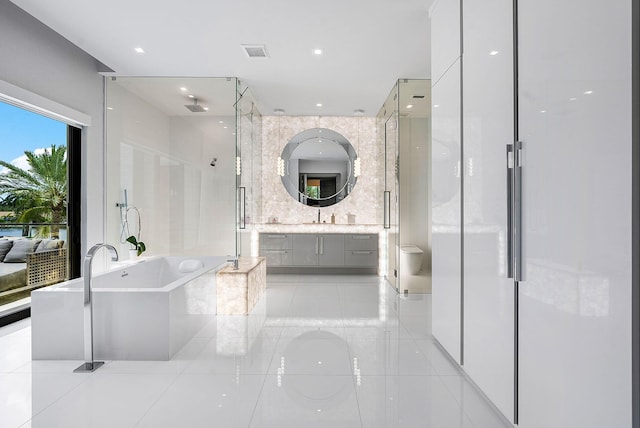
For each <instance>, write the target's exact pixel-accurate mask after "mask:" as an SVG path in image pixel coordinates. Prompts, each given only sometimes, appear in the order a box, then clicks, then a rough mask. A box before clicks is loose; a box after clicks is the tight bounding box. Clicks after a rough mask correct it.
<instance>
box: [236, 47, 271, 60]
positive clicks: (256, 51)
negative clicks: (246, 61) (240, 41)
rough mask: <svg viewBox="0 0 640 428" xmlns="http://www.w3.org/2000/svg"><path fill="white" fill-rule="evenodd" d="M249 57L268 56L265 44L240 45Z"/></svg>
mask: <svg viewBox="0 0 640 428" xmlns="http://www.w3.org/2000/svg"><path fill="white" fill-rule="evenodd" d="M240 46H242V49H244V53H246V54H247V56H248V57H249V58H269V53H268V52H267V47H266V46H265V45H240Z"/></svg>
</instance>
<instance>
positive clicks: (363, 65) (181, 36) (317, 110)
mask: <svg viewBox="0 0 640 428" xmlns="http://www.w3.org/2000/svg"><path fill="white" fill-rule="evenodd" d="M12 1H13V3H15V4H16V5H17V6H19V7H21V8H22V9H24V10H25V11H26V12H28V13H29V14H31V15H33V16H34V17H35V18H37V19H39V20H40V21H42V22H43V23H44V24H46V25H47V26H49V27H51V28H52V29H53V30H55V31H56V32H58V33H60V34H61V35H62V36H64V37H65V38H67V39H68V40H70V41H71V42H72V43H74V44H76V45H77V46H79V47H80V48H81V49H83V50H84V51H86V52H87V53H89V54H90V55H92V56H93V57H94V58H96V59H97V60H99V61H100V62H102V63H103V64H104V65H106V66H107V67H109V68H110V69H112V70H113V72H114V74H115V75H118V76H195V77H238V78H239V79H241V80H242V81H243V82H244V83H245V84H247V85H248V86H249V87H250V89H251V92H252V93H253V95H254V97H255V98H256V100H257V103H258V107H259V109H260V111H261V113H262V114H264V115H272V114H274V112H273V110H274V109H284V110H285V114H286V115H322V116H351V115H353V114H354V110H358V109H361V110H364V111H365V113H364V114H365V116H375V115H376V114H377V112H378V109H379V108H380V107H381V106H382V104H383V103H384V101H385V98H386V96H387V94H388V93H389V91H390V90H391V88H392V86H393V84H394V82H395V81H396V79H398V78H409V79H427V78H429V77H430V63H429V57H430V48H429V45H430V43H429V34H430V29H429V19H428V8H429V6H430V5H431V3H432V2H433V0H323V1H301V0H270V1H264V0H189V1H188V2H177V1H174V0H171V1H168V0H110V1H107V2H101V3H96V2H93V1H86V0H56V1H55V2H44V1H41V0H12ZM242 44H264V45H266V48H267V51H268V53H269V55H270V56H269V58H259V59H250V58H248V57H247V55H246V54H245V52H244V50H243V49H242V47H241V45H242ZM136 47H141V48H143V49H144V51H145V53H136V52H135V50H134V48H136ZM316 48H320V49H322V50H323V54H322V55H320V56H317V55H313V50H314V49H316ZM317 103H321V104H322V107H318V106H316V104H317Z"/></svg>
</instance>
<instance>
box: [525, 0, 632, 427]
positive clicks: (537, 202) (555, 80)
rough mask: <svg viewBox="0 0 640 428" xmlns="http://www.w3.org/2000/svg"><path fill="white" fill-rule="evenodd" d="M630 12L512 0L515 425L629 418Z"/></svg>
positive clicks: (577, 0)
mask: <svg viewBox="0 0 640 428" xmlns="http://www.w3.org/2000/svg"><path fill="white" fill-rule="evenodd" d="M630 16H631V1H629V0H610V1H607V2H602V1H596V0H587V1H585V0H564V1H560V2H559V1H557V0H519V1H518V34H519V43H518V56H519V61H518V63H519V91H518V96H519V139H520V140H521V141H522V143H523V165H522V170H523V208H524V264H523V265H524V268H525V277H524V281H522V282H520V283H519V299H520V302H519V308H520V331H519V338H520V353H519V355H520V360H519V361H520V371H519V373H520V377H519V382H520V397H519V403H520V424H519V426H520V427H521V428H542V427H563V428H572V427H576V428H578V427H579V428H602V427H630V426H631V245H632V243H631V175H632V165H631V18H630Z"/></svg>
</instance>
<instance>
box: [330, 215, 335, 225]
mask: <svg viewBox="0 0 640 428" xmlns="http://www.w3.org/2000/svg"><path fill="white" fill-rule="evenodd" d="M331 224H336V214H335V213H333V214H331Z"/></svg>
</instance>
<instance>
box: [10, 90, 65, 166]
mask: <svg viewBox="0 0 640 428" xmlns="http://www.w3.org/2000/svg"><path fill="white" fill-rule="evenodd" d="M66 143H67V125H66V124H64V123H62V122H58V121H57V120H53V119H49V118H48V117H44V116H40V115H39V114H36V113H32V112H30V111H27V110H23V109H21V108H18V107H14V106H12V105H10V104H6V103H3V102H0V160H3V161H6V162H10V163H13V164H14V165H17V166H20V167H22V168H24V167H25V166H26V160H25V159H26V158H25V156H24V152H25V150H29V151H36V150H37V149H44V148H46V147H51V144H55V145H57V146H60V145H66Z"/></svg>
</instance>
